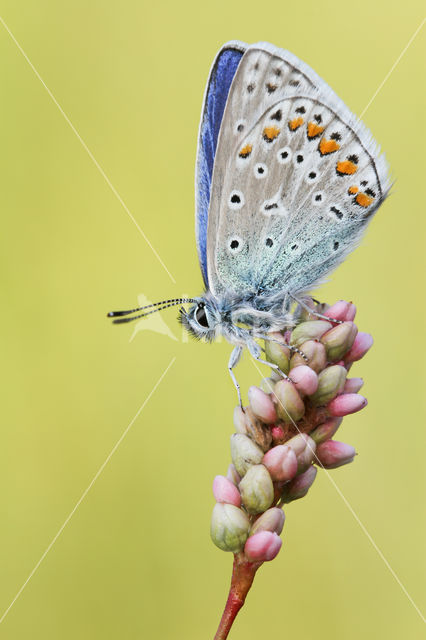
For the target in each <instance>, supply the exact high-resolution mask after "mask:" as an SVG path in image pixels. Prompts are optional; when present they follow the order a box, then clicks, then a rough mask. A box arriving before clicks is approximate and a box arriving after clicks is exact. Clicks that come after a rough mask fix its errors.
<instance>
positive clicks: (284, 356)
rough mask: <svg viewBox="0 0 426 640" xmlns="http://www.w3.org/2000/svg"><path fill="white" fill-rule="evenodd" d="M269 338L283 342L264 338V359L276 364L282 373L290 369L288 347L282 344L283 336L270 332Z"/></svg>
mask: <svg viewBox="0 0 426 640" xmlns="http://www.w3.org/2000/svg"><path fill="white" fill-rule="evenodd" d="M270 336H271V338H274V339H275V340H280V341H282V342H283V344H278V343H277V342H272V341H271V340H265V360H267V361H268V362H273V363H274V364H276V365H278V366H279V368H280V369H281V371H282V372H283V373H288V372H289V370H290V349H289V348H288V347H286V346H285V345H284V338H283V336H282V335H281V334H280V333H271V334H270Z"/></svg>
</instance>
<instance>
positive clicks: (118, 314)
mask: <svg viewBox="0 0 426 640" xmlns="http://www.w3.org/2000/svg"><path fill="white" fill-rule="evenodd" d="M192 302H195V300H194V299H193V298H172V299H170V300H162V301H161V302H154V303H153V304H147V305H145V306H144V307H137V308H136V309H129V310H127V311H110V312H109V313H108V314H107V317H108V318H117V319H116V320H113V323H114V324H124V323H125V322H132V320H137V319H138V318H143V317H144V316H149V315H150V314H151V313H156V311H163V309H167V308H168V307H174V306H175V305H177V304H183V303H184V304H186V303H192ZM154 307H155V308H154ZM146 309H152V310H151V311H147V312H146V313H140V314H139V315H137V316H133V317H132V318H123V317H122V316H128V315H130V314H132V313H136V312H137V311H145V310H146Z"/></svg>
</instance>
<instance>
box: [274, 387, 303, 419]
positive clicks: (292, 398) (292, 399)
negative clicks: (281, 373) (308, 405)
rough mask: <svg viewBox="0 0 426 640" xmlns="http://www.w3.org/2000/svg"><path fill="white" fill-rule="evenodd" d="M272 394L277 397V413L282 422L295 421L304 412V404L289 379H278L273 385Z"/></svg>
mask: <svg viewBox="0 0 426 640" xmlns="http://www.w3.org/2000/svg"><path fill="white" fill-rule="evenodd" d="M274 395H275V397H276V398H277V413H278V416H279V417H280V418H281V420H283V422H286V423H291V422H292V421H293V420H294V422H297V421H298V420H300V419H301V418H302V417H303V416H304V414H305V404H304V402H303V400H302V398H301V397H300V396H299V394H298V392H297V390H296V387H295V386H294V385H293V383H292V382H290V381H289V380H280V381H279V382H277V384H276V385H275V389H274Z"/></svg>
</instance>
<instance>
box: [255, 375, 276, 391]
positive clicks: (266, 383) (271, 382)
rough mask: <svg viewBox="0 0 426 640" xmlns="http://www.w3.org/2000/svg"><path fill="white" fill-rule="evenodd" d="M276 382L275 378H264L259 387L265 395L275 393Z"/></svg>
mask: <svg viewBox="0 0 426 640" xmlns="http://www.w3.org/2000/svg"><path fill="white" fill-rule="evenodd" d="M276 382H277V381H276V380H275V379H274V378H262V380H261V382H260V385H259V387H260V388H261V389H262V391H264V392H265V393H273V392H274V387H275V383H276Z"/></svg>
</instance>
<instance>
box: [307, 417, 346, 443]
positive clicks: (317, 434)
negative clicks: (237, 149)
mask: <svg viewBox="0 0 426 640" xmlns="http://www.w3.org/2000/svg"><path fill="white" fill-rule="evenodd" d="M342 420H343V418H330V419H329V420H326V422H323V424H320V425H319V427H317V428H316V429H315V430H314V431H312V432H311V434H310V436H311V438H312V439H313V440H314V442H316V444H317V445H318V444H320V443H321V442H325V441H326V440H329V439H330V438H332V437H333V436H334V434H335V433H336V431H337V429H338V428H339V427H340V425H341V424H342Z"/></svg>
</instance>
